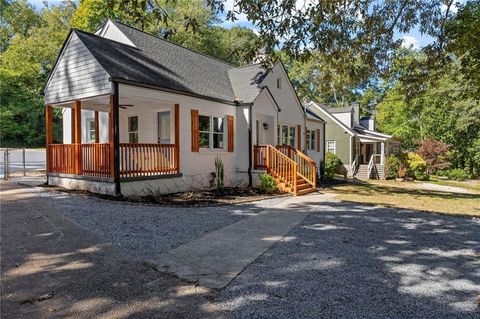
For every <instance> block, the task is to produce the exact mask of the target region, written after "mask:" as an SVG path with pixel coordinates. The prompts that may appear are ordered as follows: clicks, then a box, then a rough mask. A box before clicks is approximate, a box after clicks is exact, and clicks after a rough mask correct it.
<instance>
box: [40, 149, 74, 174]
mask: <svg viewBox="0 0 480 319" xmlns="http://www.w3.org/2000/svg"><path fill="white" fill-rule="evenodd" d="M75 148H76V144H49V145H47V152H48V156H47V159H48V161H47V173H64V174H75V162H76V159H75Z"/></svg>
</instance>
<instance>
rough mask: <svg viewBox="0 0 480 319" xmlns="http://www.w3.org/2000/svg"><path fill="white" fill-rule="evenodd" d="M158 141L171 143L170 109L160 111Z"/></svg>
mask: <svg viewBox="0 0 480 319" xmlns="http://www.w3.org/2000/svg"><path fill="white" fill-rule="evenodd" d="M158 143H159V144H170V111H166V112H158Z"/></svg>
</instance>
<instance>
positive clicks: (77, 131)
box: [73, 100, 82, 175]
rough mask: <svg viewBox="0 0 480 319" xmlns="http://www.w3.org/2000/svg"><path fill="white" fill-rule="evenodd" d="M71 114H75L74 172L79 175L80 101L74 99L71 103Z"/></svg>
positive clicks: (80, 160) (80, 157)
mask: <svg viewBox="0 0 480 319" xmlns="http://www.w3.org/2000/svg"><path fill="white" fill-rule="evenodd" d="M73 114H74V116H75V122H74V131H75V140H74V141H73V142H74V143H75V174H76V175H80V174H81V172H82V150H81V144H82V101H80V100H78V101H75V103H74V104H73Z"/></svg>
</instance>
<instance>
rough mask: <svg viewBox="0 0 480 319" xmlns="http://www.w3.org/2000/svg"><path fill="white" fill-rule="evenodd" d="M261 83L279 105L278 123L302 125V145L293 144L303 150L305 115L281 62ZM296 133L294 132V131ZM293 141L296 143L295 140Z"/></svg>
mask: <svg viewBox="0 0 480 319" xmlns="http://www.w3.org/2000/svg"><path fill="white" fill-rule="evenodd" d="M279 78H280V79H281V86H280V88H277V79H279ZM262 85H266V86H268V88H269V89H270V92H271V93H272V95H273V97H274V99H275V101H276V102H277V103H278V106H279V107H280V110H281V111H280V112H278V124H284V125H289V126H295V129H296V127H297V125H301V126H302V145H301V146H299V145H295V146H296V147H297V148H298V149H300V150H303V148H304V146H305V145H304V143H305V142H304V141H305V116H304V113H303V110H302V106H301V105H300V104H299V102H298V100H297V96H296V94H295V91H294V89H293V87H292V86H291V85H290V83H289V80H288V77H287V74H286V73H285V70H284V68H283V66H282V65H281V63H277V64H276V65H275V66H274V67H273V68H272V71H271V72H270V73H269V74H268V76H267V77H266V78H265V79H264V80H263V81H262ZM275 130H276V128H275ZM295 134H296V133H295ZM295 143H297V142H296V141H295Z"/></svg>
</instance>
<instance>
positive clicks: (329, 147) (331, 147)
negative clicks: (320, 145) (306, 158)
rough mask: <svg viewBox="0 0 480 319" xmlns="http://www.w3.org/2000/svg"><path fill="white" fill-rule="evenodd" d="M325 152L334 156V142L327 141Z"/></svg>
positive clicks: (335, 150)
mask: <svg viewBox="0 0 480 319" xmlns="http://www.w3.org/2000/svg"><path fill="white" fill-rule="evenodd" d="M327 152H330V153H333V154H336V152H337V147H336V142H335V141H327Z"/></svg>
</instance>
